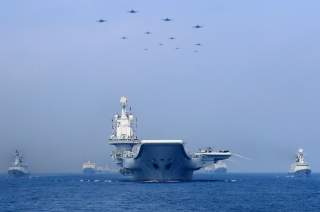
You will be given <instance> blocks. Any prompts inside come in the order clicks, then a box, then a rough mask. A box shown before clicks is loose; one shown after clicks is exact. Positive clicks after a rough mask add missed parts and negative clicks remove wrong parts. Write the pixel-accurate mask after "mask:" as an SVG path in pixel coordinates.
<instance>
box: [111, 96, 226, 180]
mask: <svg viewBox="0 0 320 212" xmlns="http://www.w3.org/2000/svg"><path fill="white" fill-rule="evenodd" d="M127 103H128V102H127V98H126V97H121V99H120V104H121V113H117V114H115V115H114V117H113V120H112V129H113V131H112V135H111V136H110V139H109V144H111V145H113V146H115V150H114V151H113V152H112V158H113V160H114V161H115V162H116V163H117V165H118V166H119V167H120V173H121V174H123V175H131V176H133V178H134V179H136V180H158V181H168V180H191V179H192V175H193V172H194V171H196V170H199V169H201V168H204V167H206V166H209V165H212V164H214V163H216V162H218V161H220V160H225V159H227V158H229V157H230V156H231V152H230V151H227V150H220V151H214V150H213V149H212V148H209V149H204V150H201V151H199V152H195V153H193V154H188V153H187V152H186V150H185V148H184V142H183V141H182V140H140V139H138V137H137V136H136V124H137V119H136V118H135V117H134V116H133V114H132V113H131V108H130V110H129V111H127Z"/></svg>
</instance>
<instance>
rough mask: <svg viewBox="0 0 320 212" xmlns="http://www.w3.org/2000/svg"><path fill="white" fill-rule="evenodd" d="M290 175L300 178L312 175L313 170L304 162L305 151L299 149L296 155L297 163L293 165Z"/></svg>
mask: <svg viewBox="0 0 320 212" xmlns="http://www.w3.org/2000/svg"><path fill="white" fill-rule="evenodd" d="M290 173H291V174H294V175H298V176H308V175H310V174H311V168H310V166H309V164H308V163H306V162H305V161H304V155H303V149H299V150H298V153H297V155H296V161H295V162H294V163H293V164H292V165H291V169H290Z"/></svg>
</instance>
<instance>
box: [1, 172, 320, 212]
mask: <svg viewBox="0 0 320 212" xmlns="http://www.w3.org/2000/svg"><path fill="white" fill-rule="evenodd" d="M0 211H6V212H7V211H8V212H9V211H15V212H16V211H23V212H27V211H37V212H38V211H46V212H49V211H50V212H51V211H55V212H56V211H57V212H58V211H99V212H100V211H148V212H149V211H151V212H155V211H165V212H168V211H219V212H223V211H237V212H242V211H244V212H250V211H254V212H259V211H261V212H275V211H279V212H280V211H281V212H284V211H290V212H308V211H310V212H319V211H320V174H312V176H310V177H307V178H301V177H290V176H287V175H286V174H227V175H213V174H198V175H195V176H194V180H193V181H191V182H166V183H159V182H135V181H132V180H130V179H128V178H123V177H121V176H119V175H94V176H84V175H70V174H61V175H31V176H29V177H26V178H9V177H8V176H6V175H0Z"/></svg>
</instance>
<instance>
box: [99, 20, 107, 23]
mask: <svg viewBox="0 0 320 212" xmlns="http://www.w3.org/2000/svg"><path fill="white" fill-rule="evenodd" d="M106 21H107V20H105V19H99V20H97V22H98V23H104V22H106Z"/></svg>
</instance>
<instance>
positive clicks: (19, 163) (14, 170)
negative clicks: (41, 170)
mask: <svg viewBox="0 0 320 212" xmlns="http://www.w3.org/2000/svg"><path fill="white" fill-rule="evenodd" d="M8 174H9V175H10V176H14V177H22V176H26V175H29V170H28V166H27V165H26V164H24V162H23V157H22V155H21V154H20V153H19V151H18V150H16V154H15V159H14V162H13V164H12V166H10V167H9V168H8Z"/></svg>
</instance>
